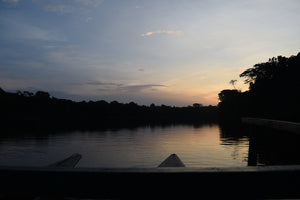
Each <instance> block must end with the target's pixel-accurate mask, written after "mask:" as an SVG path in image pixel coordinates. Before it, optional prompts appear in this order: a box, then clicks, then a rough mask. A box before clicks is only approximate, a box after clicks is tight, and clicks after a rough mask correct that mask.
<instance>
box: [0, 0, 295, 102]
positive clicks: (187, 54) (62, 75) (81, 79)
mask: <svg viewBox="0 0 300 200" xmlns="http://www.w3.org/2000/svg"><path fill="white" fill-rule="evenodd" d="M299 10H300V1H299V0H251V1H250V0H186V1H183V0H151V1H146V0H0V87H1V88H3V89H4V90H9V91H13V90H29V91H37V90H44V91H49V92H50V93H51V94H52V95H53V96H55V97H59V98H70V99H73V100H99V99H104V100H107V101H113V100H117V101H120V102H130V101H134V102H137V103H139V104H145V105H149V104H151V103H155V104H167V105H177V106H183V105H191V104H193V103H196V102H198V103H202V104H204V105H208V104H212V105H215V104H217V102H218V98H217V95H218V93H219V92H220V91H221V90H223V89H227V88H232V86H231V85H230V84H229V81H230V80H232V79H237V80H238V82H237V84H236V87H237V88H239V89H242V90H245V89H247V86H246V85H244V84H243V80H242V79H239V76H238V75H239V74H240V73H241V72H243V71H244V70H245V69H247V68H249V67H252V66H253V65H254V64H256V63H259V62H265V61H267V60H268V58H270V57H273V56H278V55H283V56H290V55H296V54H297V53H298V52H299V50H300V48H299V47H300V37H299V35H300V26H299V19H300V12H299Z"/></svg>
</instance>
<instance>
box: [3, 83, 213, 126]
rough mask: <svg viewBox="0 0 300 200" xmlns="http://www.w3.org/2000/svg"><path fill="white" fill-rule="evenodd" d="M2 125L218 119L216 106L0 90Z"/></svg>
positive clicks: (145, 123) (194, 121)
mask: <svg viewBox="0 0 300 200" xmlns="http://www.w3.org/2000/svg"><path fill="white" fill-rule="evenodd" d="M0 109H1V124H2V126H5V127H9V128H22V129H24V128H48V129H57V128H66V129H76V128H82V129H93V128H119V127H135V126H140V125H151V124H161V125H163V124H170V123H198V122H204V121H209V122H211V121H216V120H217V107H216V106H202V105H201V104H197V103H195V104H193V106H187V107H171V106H166V105H160V106H156V105H154V104H151V105H150V106H141V105H138V104H136V103H134V102H130V103H119V102H117V101H112V102H110V103H109V102H106V101H103V100H101V101H89V102H86V101H81V102H75V101H71V100H66V99H58V98H55V97H51V95H50V94H49V93H48V92H44V91H38V92H36V93H35V94H34V93H31V92H28V91H24V92H20V91H19V92H16V93H10V92H5V91H4V90H2V89H0Z"/></svg>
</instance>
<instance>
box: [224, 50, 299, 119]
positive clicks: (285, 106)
mask: <svg viewBox="0 0 300 200" xmlns="http://www.w3.org/2000/svg"><path fill="white" fill-rule="evenodd" d="M299 74H300V53H298V55H297V56H290V57H289V58H287V57H283V56H278V57H273V58H270V59H269V60H268V61H267V62H265V63H258V64H255V65H254V66H253V67H252V68H249V69H247V70H245V71H244V72H243V73H241V74H240V77H241V78H245V84H249V90H248V91H246V92H239V91H236V90H231V91H228V90H223V91H221V92H220V94H219V99H220V103H219V109H220V111H221V113H223V115H226V114H225V113H227V114H229V113H231V114H232V113H236V114H238V115H240V116H241V115H243V116H256V117H266V118H274V119H283V120H292V121H300V104H299V102H300V94H299V92H298V91H299V88H300V79H299ZM230 83H231V84H232V85H233V86H234V83H235V80H231V81H230ZM228 99H230V100H228ZM237 110H239V111H238V112H237Z"/></svg>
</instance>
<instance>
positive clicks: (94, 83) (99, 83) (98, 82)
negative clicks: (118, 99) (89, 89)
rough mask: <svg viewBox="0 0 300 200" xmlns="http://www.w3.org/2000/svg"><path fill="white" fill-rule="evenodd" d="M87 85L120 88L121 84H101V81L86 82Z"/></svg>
mask: <svg viewBox="0 0 300 200" xmlns="http://www.w3.org/2000/svg"><path fill="white" fill-rule="evenodd" d="M86 84H88V85H98V86H118V87H121V86H122V85H123V84H121V83H112V82H103V81H88V82H86Z"/></svg>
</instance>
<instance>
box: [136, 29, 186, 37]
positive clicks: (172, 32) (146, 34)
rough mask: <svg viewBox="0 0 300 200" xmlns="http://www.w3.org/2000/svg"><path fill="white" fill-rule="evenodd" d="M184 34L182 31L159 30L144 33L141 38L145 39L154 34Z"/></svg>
mask: <svg viewBox="0 0 300 200" xmlns="http://www.w3.org/2000/svg"><path fill="white" fill-rule="evenodd" d="M181 33H182V31H180V30H157V31H153V32H152V31H149V32H147V33H143V34H141V36H143V37H145V36H150V35H153V34H177V35H180V34H181Z"/></svg>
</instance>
